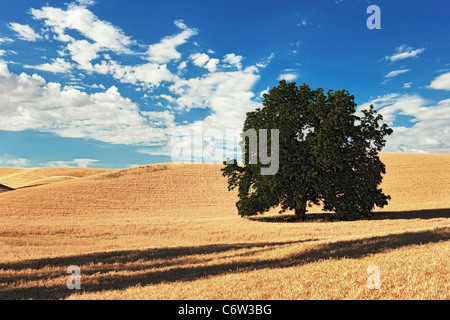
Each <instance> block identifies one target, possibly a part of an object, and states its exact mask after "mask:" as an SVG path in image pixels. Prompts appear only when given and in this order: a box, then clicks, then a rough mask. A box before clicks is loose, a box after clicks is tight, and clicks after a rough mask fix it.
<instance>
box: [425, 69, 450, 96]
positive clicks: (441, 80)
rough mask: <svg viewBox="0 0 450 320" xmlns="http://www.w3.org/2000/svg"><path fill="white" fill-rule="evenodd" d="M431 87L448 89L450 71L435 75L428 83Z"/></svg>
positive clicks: (449, 85) (449, 87)
mask: <svg viewBox="0 0 450 320" xmlns="http://www.w3.org/2000/svg"><path fill="white" fill-rule="evenodd" d="M429 87H430V88H432V89H437V90H449V91H450V72H449V73H444V74H441V75H440V76H438V77H436V78H435V79H434V80H433V81H432V82H431V83H430V85H429Z"/></svg>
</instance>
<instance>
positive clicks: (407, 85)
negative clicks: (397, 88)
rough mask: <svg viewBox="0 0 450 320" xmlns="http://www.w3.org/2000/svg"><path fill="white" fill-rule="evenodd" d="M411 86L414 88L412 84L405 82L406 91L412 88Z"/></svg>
mask: <svg viewBox="0 0 450 320" xmlns="http://www.w3.org/2000/svg"><path fill="white" fill-rule="evenodd" d="M411 86H412V82H405V83H404V84H403V88H405V89H409V88H411Z"/></svg>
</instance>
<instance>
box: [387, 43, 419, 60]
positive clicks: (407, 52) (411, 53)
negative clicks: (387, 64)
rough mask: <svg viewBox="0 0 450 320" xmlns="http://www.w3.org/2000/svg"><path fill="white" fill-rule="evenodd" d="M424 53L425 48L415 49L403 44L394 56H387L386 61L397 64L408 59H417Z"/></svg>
mask: <svg viewBox="0 0 450 320" xmlns="http://www.w3.org/2000/svg"><path fill="white" fill-rule="evenodd" d="M424 51H425V48H420V49H414V48H412V47H409V46H407V45H404V44H403V45H401V46H399V47H397V48H396V49H395V52H394V53H393V54H392V55H390V56H386V57H385V59H386V60H388V61H391V62H396V61H399V60H404V59H408V58H415V57H417V56H418V55H419V54H421V53H422V52H424Z"/></svg>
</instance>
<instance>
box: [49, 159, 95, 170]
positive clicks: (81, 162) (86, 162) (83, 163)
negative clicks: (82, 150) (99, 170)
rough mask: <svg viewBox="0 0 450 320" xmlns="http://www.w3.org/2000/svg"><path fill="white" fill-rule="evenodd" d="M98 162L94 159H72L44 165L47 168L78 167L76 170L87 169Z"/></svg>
mask: <svg viewBox="0 0 450 320" xmlns="http://www.w3.org/2000/svg"><path fill="white" fill-rule="evenodd" d="M96 162H98V160H95V159H73V160H70V161H62V160H55V161H49V162H47V163H46V164H45V165H46V166H47V167H63V168H66V167H75V166H76V167H78V168H87V167H89V166H91V165H93V164H94V163H96Z"/></svg>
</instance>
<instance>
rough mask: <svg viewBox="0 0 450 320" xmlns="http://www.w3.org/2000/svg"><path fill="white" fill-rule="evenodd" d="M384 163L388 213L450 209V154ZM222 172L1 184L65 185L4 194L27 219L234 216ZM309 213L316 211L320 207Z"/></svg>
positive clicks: (84, 172)
mask: <svg viewBox="0 0 450 320" xmlns="http://www.w3.org/2000/svg"><path fill="white" fill-rule="evenodd" d="M382 160H383V162H384V163H385V164H386V170H387V173H386V176H385V179H384V181H383V184H382V188H383V190H384V191H385V192H386V193H387V194H390V195H391V197H392V200H391V201H390V203H389V205H388V206H387V207H385V208H384V209H383V210H384V211H405V210H422V209H441V208H450V197H449V194H450V154H400V153H398V154H394V153H385V154H382ZM221 167H222V165H219V164H172V163H170V164H156V165H148V166H141V167H135V168H130V169H124V170H110V171H108V170H102V169H77V168H57V169H52V168H44V169H35V170H31V171H24V172H19V173H16V174H13V175H11V176H7V177H5V178H2V179H0V182H1V183H4V182H6V181H8V182H10V184H6V183H5V184H6V185H10V186H14V187H16V188H17V187H23V186H26V185H30V184H32V183H37V182H39V181H41V182H49V181H50V180H52V179H56V180H58V179H59V181H60V182H59V183H56V184H48V185H45V186H41V187H38V188H26V189H21V190H17V191H16V192H14V193H10V194H7V193H6V194H3V195H2V198H1V202H2V207H3V210H6V211H8V210H12V211H15V210H19V209H18V208H20V211H21V213H22V214H25V213H26V212H29V214H33V212H34V211H35V210H36V208H47V209H46V210H51V211H52V214H54V215H58V214H59V213H68V212H70V213H72V214H76V213H77V212H80V213H83V214H86V213H89V214H95V213H96V212H102V213H103V212H108V211H111V212H113V211H114V212H115V211H123V212H126V211H132V212H136V211H142V212H161V213H162V212H164V213H170V212H173V211H177V212H178V211H186V212H188V215H187V216H189V215H195V214H202V215H203V214H212V215H222V216H230V215H235V214H237V212H236V208H235V203H236V200H237V197H236V193H235V192H229V191H228V189H227V181H226V179H225V178H224V177H223V176H222V174H221V171H220V168H221ZM96 170H97V171H96ZM44 173H45V175H47V176H51V175H52V174H55V173H58V174H59V175H61V177H60V178H56V177H53V178H41V179H43V180H39V179H37V178H38V177H40V176H42V175H44ZM95 173H97V174H95ZM62 174H64V176H65V177H62ZM67 176H71V177H80V178H79V179H70V178H67ZM83 176H84V177H83ZM11 182H15V183H11ZM41 211H42V210H41ZM309 211H310V212H317V211H320V208H312V209H310V210H309ZM274 212H275V211H274Z"/></svg>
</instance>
